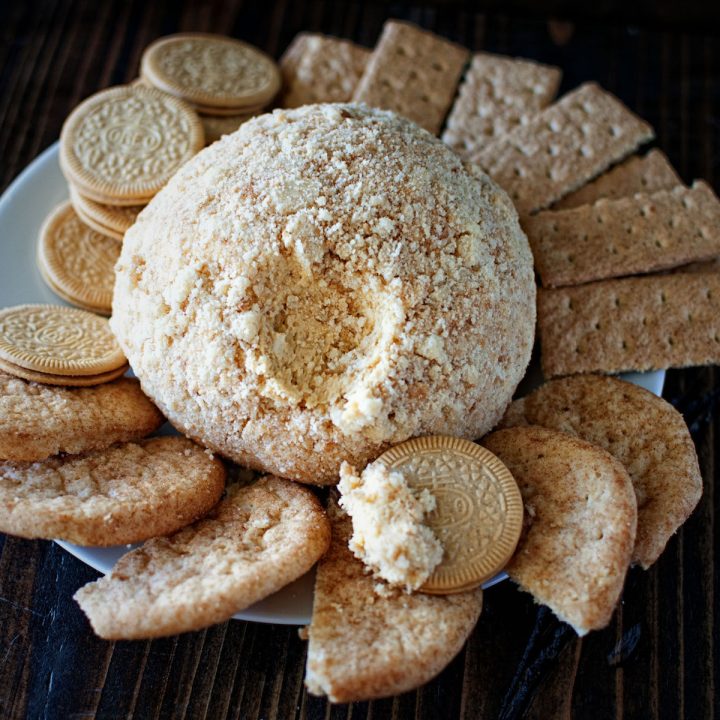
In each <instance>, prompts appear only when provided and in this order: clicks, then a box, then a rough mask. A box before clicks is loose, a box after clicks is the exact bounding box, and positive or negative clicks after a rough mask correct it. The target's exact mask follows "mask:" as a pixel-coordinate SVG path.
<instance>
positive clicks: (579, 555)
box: [482, 425, 637, 635]
mask: <svg viewBox="0 0 720 720" xmlns="http://www.w3.org/2000/svg"><path fill="white" fill-rule="evenodd" d="M482 444H483V445H484V446H485V447H486V448H488V450H490V451H491V452H493V453H495V454H496V455H497V456H498V457H499V458H500V460H502V461H503V463H505V465H507V467H508V469H509V470H510V472H511V473H512V474H513V476H514V477H515V479H516V480H517V483H518V485H519V486H520V492H521V493H522V496H523V502H524V503H525V517H526V521H527V527H526V531H525V533H524V535H523V537H522V538H521V539H520V543H519V544H518V547H517V551H516V553H515V555H514V557H513V558H512V560H511V561H510V562H509V563H508V565H507V567H506V568H505V569H506V570H507V573H508V575H510V577H511V578H512V579H513V580H514V581H515V582H516V583H518V585H520V587H521V588H523V589H524V590H526V591H527V592H529V593H530V594H531V595H532V596H533V597H534V598H535V600H537V602H539V603H542V604H543V605H547V606H548V607H549V608H550V609H551V610H552V611H553V612H554V613H555V614H556V615H557V616H558V617H559V618H560V619H561V620H564V621H565V622H567V623H569V624H570V625H572V626H573V628H574V629H575V632H577V634H578V635H585V634H586V633H587V632H589V631H590V630H599V629H600V628H603V627H605V626H606V625H607V624H608V623H609V622H610V618H611V617H612V614H613V611H614V610H615V606H616V605H617V602H618V600H619V598H620V593H621V592H622V588H623V584H624V582H625V574H626V573H627V569H628V567H629V565H630V559H631V557H632V551H633V547H634V545H635V532H636V529H637V504H636V502H635V493H634V492H633V486H632V481H631V480H630V477H629V475H628V474H627V472H626V470H625V468H624V467H623V466H622V465H621V464H620V463H619V462H618V461H617V460H616V459H615V458H614V457H613V456H612V455H610V453H608V452H606V451H605V450H603V449H602V448H601V447H598V446H597V445H593V444H592V443H589V442H586V441H585V440H581V439H580V438H577V437H573V436H571V435H566V434H565V433H561V432H557V431H555V430H548V429H547V428H543V427H537V426H535V425H530V426H527V427H514V428H508V429H506V430H497V431H496V432H494V433H491V434H490V435H488V436H487V437H485V438H483V440H482Z"/></svg>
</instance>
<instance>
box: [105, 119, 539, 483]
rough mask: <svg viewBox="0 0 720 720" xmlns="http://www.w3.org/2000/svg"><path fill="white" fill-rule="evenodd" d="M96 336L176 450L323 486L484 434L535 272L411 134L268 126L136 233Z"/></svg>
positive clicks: (269, 122) (386, 127) (183, 178)
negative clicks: (201, 452)
mask: <svg viewBox="0 0 720 720" xmlns="http://www.w3.org/2000/svg"><path fill="white" fill-rule="evenodd" d="M111 323H112V328H113V330H114V331H115V333H116V335H117V337H118V339H119V341H120V344H121V345H122V349H123V350H124V352H125V354H126V355H127V357H128V359H129V360H130V362H131V364H132V367H133V369H134V370H135V373H136V374H137V376H138V377H139V378H140V381H141V383H142V387H143V389H144V391H145V392H146V393H147V394H148V395H149V396H150V397H151V398H152V399H153V400H154V401H155V403H157V405H158V406H159V407H160V409H161V410H162V411H163V413H165V415H166V416H167V417H168V418H169V419H170V421H171V422H172V423H173V424H174V425H175V426H176V427H178V428H179V429H180V430H182V431H183V432H184V433H186V434H187V435H189V436H190V437H192V438H195V439H196V440H198V441H199V442H201V443H203V444H205V445H206V446H208V447H210V448H212V449H213V450H215V451H217V452H219V453H221V454H223V455H226V456H227V457H230V458H232V459H233V460H235V461H236V462H238V463H240V464H243V465H247V466H249V467H252V468H256V469H259V470H263V471H266V472H271V473H274V474H277V475H281V476H284V477H288V478H292V479H294V480H300V481H303V482H310V483H318V484H330V483H335V482H336V481H337V478H338V474H339V468H340V464H341V462H342V461H343V460H347V461H349V462H350V463H352V464H354V465H355V466H357V467H360V468H361V467H364V465H365V464H366V463H367V462H368V461H369V460H371V459H374V458H375V457H376V456H377V455H379V454H380V453H381V452H382V451H383V450H384V449H385V448H387V447H388V446H389V445H392V444H395V443H398V442H400V441H402V440H405V439H407V438H409V437H412V436H416V435H425V434H439V433H442V434H447V435H457V436H461V437H465V438H476V437H479V436H481V435H483V434H484V433H486V432H487V431H488V430H490V429H491V428H492V427H493V426H494V425H495V424H496V423H497V421H498V420H499V419H500V417H501V416H502V414H503V412H504V410H505V408H506V406H507V405H508V403H509V402H510V398H511V397H512V394H513V391H514V390H515V387H516V385H517V383H518V382H519V380H520V378H521V377H522V375H523V374H524V372H525V368H526V366H527V363H528V360H529V357H530V350H531V346H532V342H533V334H534V327H535V284H534V277H533V269H532V255H531V253H530V249H529V246H528V243H527V240H526V238H525V236H524V235H523V232H522V230H521V229H520V225H519V223H518V219H517V214H516V212H515V209H514V208H513V206H512V205H511V203H510V201H509V199H508V197H507V196H506V195H505V193H504V192H503V191H502V190H500V189H499V188H498V187H497V186H496V185H495V184H494V183H493V182H491V181H490V180H489V179H488V178H487V177H485V176H484V175H481V174H473V173H471V172H470V171H469V170H468V169H467V168H465V167H464V166H463V164H462V162H461V161H460V160H459V158H457V157H456V156H455V155H454V154H453V153H452V151H450V150H449V149H448V148H447V147H446V146H445V145H443V144H442V143H441V142H440V141H439V140H437V139H436V138H434V137H433V136H431V135H430V134H429V133H428V132H426V131H424V130H422V129H420V128H419V127H418V126H417V125H415V124H413V123H411V122H410V121H407V120H404V119H403V118H400V117H398V116H397V115H394V114H393V113H389V112H384V111H380V110H373V109H369V108H367V107H365V106H362V105H310V106H305V107H301V108H298V109H296V110H289V111H286V110H276V111H275V112H274V113H272V114H270V115H263V116H260V117H258V118H255V119H253V120H250V121H249V122H247V123H245V124H244V125H243V126H242V127H241V128H240V129H239V130H238V131H237V132H236V133H233V134H232V135H228V136H226V137H225V138H223V139H222V140H220V141H219V142H217V143H215V144H214V145H212V146H210V147H209V148H207V149H206V150H204V151H202V152H201V153H200V154H198V155H197V156H196V157H195V158H193V159H192V160H191V161H190V162H188V163H187V164H186V165H185V166H184V167H183V168H182V169H181V170H180V171H179V172H178V173H177V174H176V175H175V177H174V178H173V179H172V180H171V182H170V183H169V184H168V185H167V187H166V188H165V189H164V190H162V191H161V192H160V193H159V194H158V195H157V196H156V197H155V198H154V199H153V200H152V201H151V203H150V204H149V205H148V207H147V208H146V210H144V211H143V213H141V215H140V217H139V219H138V222H137V223H136V224H135V225H134V226H133V227H132V228H131V229H130V230H129V231H128V232H127V234H126V235H125V240H124V244H123V250H122V255H121V257H120V260H119V262H118V265H117V281H116V284H115V295H114V300H113V317H112V320H111Z"/></svg>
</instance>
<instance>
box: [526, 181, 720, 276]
mask: <svg viewBox="0 0 720 720" xmlns="http://www.w3.org/2000/svg"><path fill="white" fill-rule="evenodd" d="M523 228H524V230H525V232H526V233H527V236H528V240H529V241H530V246H531V247H532V251H533V256H534V257H535V268H536V269H537V271H538V272H539V273H540V278H541V280H542V284H543V285H544V286H546V287H562V286H563V285H579V284H581V283H586V282H592V281H594V280H605V279H608V278H614V277H622V276H624V275H636V274H639V273H648V272H653V271H657V270H667V269H670V268H673V267H678V266H680V265H685V264H687V263H691V262H696V261H700V260H709V259H711V258H713V257H715V256H717V255H720V201H718V199H717V197H716V196H715V193H714V192H713V191H712V189H711V188H710V186H709V185H707V183H704V182H702V181H701V180H698V181H696V182H695V183H694V185H693V186H692V188H686V187H685V186H684V185H680V186H678V187H676V188H674V189H673V190H660V191H659V192H656V193H653V194H652V195H642V194H638V195H633V196H632V197H627V198H620V199H618V200H599V201H598V202H597V203H595V204H594V205H581V206H580V207H577V208H572V209H571V210H557V211H554V210H548V211H546V212H541V213H538V214H537V215H534V216H532V217H529V218H526V220H525V222H524V224H523Z"/></svg>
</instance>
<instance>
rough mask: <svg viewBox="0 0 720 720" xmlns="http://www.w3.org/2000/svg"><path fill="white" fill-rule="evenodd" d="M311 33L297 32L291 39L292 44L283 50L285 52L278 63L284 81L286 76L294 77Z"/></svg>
mask: <svg viewBox="0 0 720 720" xmlns="http://www.w3.org/2000/svg"><path fill="white" fill-rule="evenodd" d="M311 35H312V33H307V32H299V33H298V34H297V35H296V36H295V37H294V38H293V39H292V42H291V43H290V44H289V45H288V46H287V48H285V52H284V53H283V54H282V57H281V58H280V60H279V61H278V65H279V66H280V74H281V75H282V76H283V80H285V77H286V75H294V74H295V70H296V68H297V66H298V63H299V62H300V58H302V56H303V53H304V52H305V44H306V43H307V40H308V38H309V37H310V36H311Z"/></svg>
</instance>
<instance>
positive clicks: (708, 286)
mask: <svg viewBox="0 0 720 720" xmlns="http://www.w3.org/2000/svg"><path fill="white" fill-rule="evenodd" d="M538 327H539V332H540V345H541V362H542V367H543V373H544V375H545V377H546V378H553V377H558V376H560V375H571V374H574V373H589V372H603V373H615V372H623V371H627V370H637V371H645V370H659V369H662V368H669V367H688V366H691V365H711V364H717V363H720V273H676V274H665V275H648V276H645V277H633V278H624V279H622V280H603V281H601V282H596V283H590V284H588V285H580V286H577V287H568V288H560V289H558V290H545V289H541V290H540V291H539V293H538Z"/></svg>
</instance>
